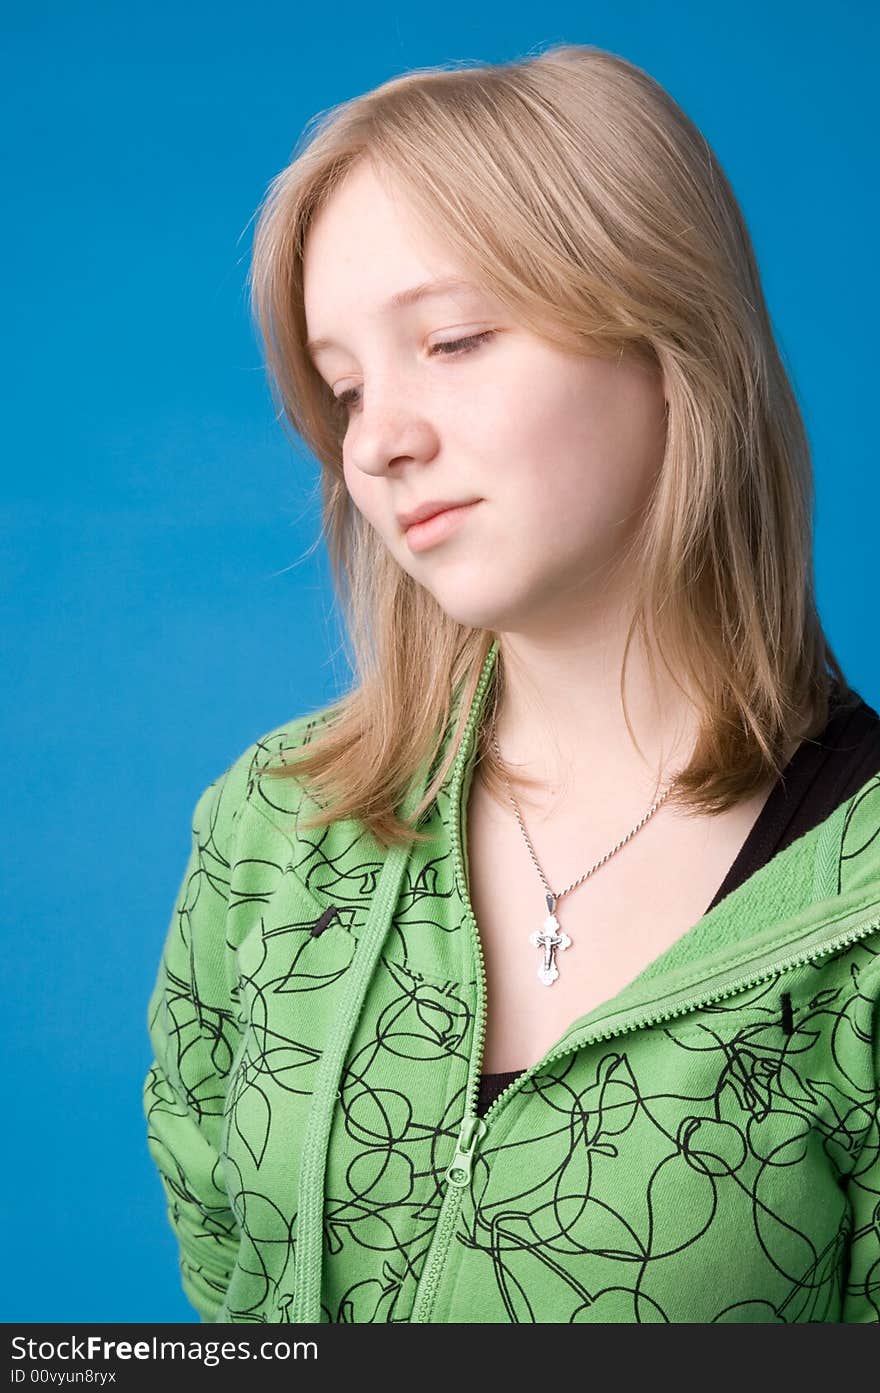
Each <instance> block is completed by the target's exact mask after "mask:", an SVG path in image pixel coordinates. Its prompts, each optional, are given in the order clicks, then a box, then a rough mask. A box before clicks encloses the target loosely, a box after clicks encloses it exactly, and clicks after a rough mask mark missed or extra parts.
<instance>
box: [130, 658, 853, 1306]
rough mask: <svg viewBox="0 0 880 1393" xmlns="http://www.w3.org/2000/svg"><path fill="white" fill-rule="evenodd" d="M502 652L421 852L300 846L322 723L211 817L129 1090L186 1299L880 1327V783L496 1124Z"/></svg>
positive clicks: (269, 747) (365, 835) (284, 739)
mask: <svg viewBox="0 0 880 1393" xmlns="http://www.w3.org/2000/svg"><path fill="white" fill-rule="evenodd" d="M497 654H498V643H497V640H496V641H495V643H493V645H492V648H491V649H490V651H489V654H488V656H487V659H486V662H485V664H484V667H483V671H482V673H481V676H480V681H479V685H478V687H477V690H476V693H475V696H474V700H473V703H472V707H471V710H470V712H469V713H468V723H467V732H466V738H465V740H464V743H463V745H462V747H461V749H460V751H459V754H458V757H457V759H456V761H455V764H454V766H453V767H452V769H451V770H450V772H449V774H448V775H447V778H446V780H445V782H444V784H443V787H442V789H441V790H440V792H439V794H438V796H437V798H436V799H435V800H434V802H433V803H432V804H431V807H430V808H429V809H428V811H427V812H426V813H425V814H424V815H423V818H422V821H421V823H420V826H421V827H422V828H423V829H428V830H430V831H431V832H432V834H433V835H432V837H431V839H430V841H429V842H426V843H424V844H422V845H420V846H418V847H416V848H414V849H413V850H411V851H407V850H406V849H392V850H391V851H386V850H385V849H384V848H383V847H382V846H381V844H380V843H378V842H377V841H376V840H375V839H374V837H373V836H372V834H371V833H370V832H369V831H368V829H366V828H365V827H364V826H363V824H362V823H360V822H357V821H354V820H339V821H337V822H335V823H333V824H332V825H331V826H329V827H326V828H319V829H314V830H312V831H306V832H303V833H298V832H297V815H298V814H300V815H301V816H302V817H305V816H307V813H308V811H310V810H313V809H314V807H315V804H314V803H312V802H311V801H310V799H309V795H308V793H307V791H306V789H305V788H304V787H303V784H302V783H301V782H300V781H299V780H293V779H291V780H287V781H281V782H278V781H276V780H269V779H264V778H262V779H261V777H260V775H261V770H262V769H264V768H265V766H266V765H267V764H269V763H274V762H277V760H278V759H279V757H280V754H281V752H282V751H283V750H288V751H289V750H292V749H294V748H295V747H296V746H297V745H298V744H300V743H302V742H303V741H305V740H308V739H309V738H311V737H312V736H313V735H314V732H315V729H316V727H317V725H318V723H320V722H321V721H322V720H324V719H326V716H327V714H328V713H329V711H330V710H331V709H332V708H331V707H326V708H324V709H323V710H322V711H319V712H315V713H311V714H309V715H308V716H302V717H300V718H298V719H296V720H294V721H292V722H290V723H288V724H286V725H285V726H281V727H279V728H278V729H276V730H274V731H272V732H270V733H269V734H267V735H266V736H264V737H263V738H262V739H260V740H258V741H256V742H255V743H254V744H253V745H252V746H250V747H249V748H248V749H247V750H245V751H244V753H243V754H242V755H241V756H240V757H239V758H238V759H237V760H235V762H234V763H233V764H232V765H231V766H230V767H229V768H228V769H226V771H225V772H224V773H223V774H221V775H220V776H219V777H218V778H217V779H216V780H215V781H214V782H213V783H212V784H210V785H209V786H208V788H206V789H205V791H204V792H203V793H202V795H201V797H200V798H199V799H198V802H197V804H196V807H195V811H194V814H193V835H192V848H191V854H190V857H189V861H188V864H187V866H186V869H185V873H184V876H183V880H182V883H181V886H180V889H179V893H178V896H177V901H176V904H175V906H174V909H173V912H172V916H171V922H170V926H169V928H168V933H167V938H166V941H165V947H164V951H163V953H162V957H161V962H160V966H159V972H158V977H157V980H156V983H155V987H154V989H153V992H152V995H151V997H150V1000H149V1006H148V1023H149V1034H150V1040H151V1042H152V1049H153V1055H154V1058H153V1063H152V1065H151V1067H150V1069H149V1072H148V1075H147V1078H146V1081H145V1085H144V1107H145V1113H146V1118H147V1135H148V1146H149V1149H150V1154H151V1155H152V1157H153V1159H154V1161H155V1163H156V1165H157V1167H158V1169H159V1173H160V1176H161V1180H162V1185H163V1188H164V1191H165V1195H166V1197H167V1202H168V1216H169V1219H170V1222H171V1225H172V1228H173V1230H174V1233H175V1234H176V1237H177V1241H178V1244H179V1254H180V1265H181V1276H182V1283H183V1288H184V1291H185V1292H186V1295H187V1297H188V1298H189V1300H190V1301H191V1302H192V1304H193V1306H194V1307H195V1309H196V1310H197V1311H198V1313H199V1315H200V1317H201V1318H202V1319H203V1320H205V1321H238V1322H248V1323H255V1322H256V1323H260V1322H285V1323H287V1322H293V1323H299V1322H365V1321H366V1322H419V1321H430V1322H498V1323H510V1322H574V1321H577V1322H593V1321H596V1322H605V1323H607V1322H638V1323H641V1322H647V1321H673V1322H684V1321H686V1322H702V1323H709V1322H715V1321H737V1322H756V1321H777V1322H816V1321H833V1322H841V1321H867V1322H877V1321H880V1130H878V1127H880V1124H878V1075H880V1046H878V997H880V775H877V776H874V777H872V778H871V779H869V780H868V782H867V783H866V784H865V785H864V786H863V787H862V788H861V789H860V790H859V791H858V792H857V793H856V794H855V795H854V796H852V797H850V798H847V799H846V800H845V801H844V802H843V803H842V804H841V805H840V806H839V807H838V808H837V809H836V810H835V811H834V812H833V813H832V814H831V815H830V816H829V817H827V818H826V819H825V821H824V822H822V823H820V824H819V825H818V826H817V827H815V828H814V829H813V830H812V831H810V832H809V833H808V834H806V835H805V836H802V837H800V838H799V839H798V840H797V841H795V842H793V843H792V844H791V845H789V846H788V847H786V848H785V849H784V850H783V851H781V852H779V853H777V854H776V855H775V856H774V857H773V858H772V859H771V860H770V861H769V862H768V863H767V864H766V865H764V866H762V867H761V868H760V869H759V870H758V871H756V872H754V873H753V874H752V875H751V876H750V877H749V878H748V879H747V880H746V881H745V882H744V883H742V884H741V885H740V886H738V887H737V888H736V889H735V890H733V891H732V892H731V893H730V894H728V895H727V896H726V897H725V898H724V899H722V900H720V901H719V902H718V903H717V904H716V905H715V906H714V908H713V909H712V910H710V911H709V912H708V913H707V914H705V915H704V916H703V917H702V918H701V919H700V920H698V921H697V923H695V924H694V925H692V926H691V927H690V928H689V929H688V930H687V931H686V932H685V933H684V934H683V935H682V936H681V937H680V938H679V939H678V940H676V941H675V942H674V943H673V944H672V945H671V947H670V948H668V949H667V950H666V951H665V952H664V953H662V954H661V955H660V956H659V957H658V958H656V959H654V961H653V962H651V963H650V964H649V965H648V966H647V967H646V968H645V969H644V970H643V971H642V972H640V973H639V975H638V976H637V977H636V978H634V979H633V981H631V982H630V983H629V985H628V986H627V987H625V988H624V989H623V990H622V991H621V992H619V993H618V994H617V995H616V996H615V997H614V998H613V999H611V1000H608V1001H606V1002H604V1003H603V1004H602V1005H600V1006H597V1007H596V1008H595V1009H594V1010H592V1011H590V1012H588V1013H587V1014H586V1015H584V1016H581V1017H580V1018H579V1019H577V1020H575V1021H573V1022H572V1023H571V1025H570V1026H569V1028H568V1029H567V1030H566V1031H565V1033H564V1034H563V1035H562V1036H561V1037H560V1038H559V1040H558V1041H557V1042H556V1044H555V1045H554V1046H553V1047H552V1048H551V1049H550V1050H549V1051H548V1052H547V1053H546V1054H545V1055H544V1057H543V1058H542V1059H541V1060H540V1061H539V1062H538V1063H536V1064H535V1065H534V1066H533V1067H531V1068H530V1069H527V1070H526V1071H525V1072H524V1073H523V1074H522V1075H521V1076H520V1077H518V1078H517V1079H515V1080H514V1081H513V1082H512V1083H511V1084H510V1085H509V1086H508V1087H507V1088H506V1089H505V1091H504V1092H503V1093H502V1094H501V1096H500V1097H498V1098H497V1099H496V1100H495V1102H494V1103H493V1104H492V1106H491V1107H490V1109H489V1111H488V1112H487V1113H486V1114H485V1116H484V1117H480V1116H478V1115H477V1113H476V1111H475V1109H476V1101H477V1094H478V1088H479V1079H480V1071H481V1064H482V1049H483V1041H484V1038H485V1031H486V979H485V971H484V964H483V958H482V952H481V948H480V943H479V938H478V934H477V929H476V924H475V919H474V914H473V910H472V907H471V905H470V902H469V897H468V871H467V850H466V836H465V816H466V809H467V795H468V790H469V787H470V780H471V778H472V775H473V768H474V763H475V758H474V757H475V749H476V730H477V722H478V720H479V717H480V714H481V712H482V711H483V707H484V703H485V700H486V693H487V687H488V684H489V680H490V677H491V675H492V671H493V667H494V664H495V661H496V659H497ZM459 699H460V698H459V697H458V696H456V703H457V702H458V700H459ZM454 714H455V709H454V711H453V715H454ZM451 729H452V722H450V726H449V730H448V732H447V735H446V736H445V737H444V746H445V742H446V741H447V740H448V739H449V734H450V733H451ZM436 767H437V765H434V764H433V763H432V764H431V768H428V766H427V764H426V767H425V768H423V769H422V770H421V771H419V775H418V777H417V778H416V779H414V781H413V784H412V787H411V789H410V790H409V791H408V794H407V797H406V799H405V800H404V801H403V804H402V807H401V811H402V812H403V814H404V815H408V814H409V813H411V812H412V811H413V809H414V808H415V807H416V806H417V804H418V801H419V799H420V797H421V795H422V792H423V791H424V788H425V787H426V786H427V782H428V779H429V777H430V774H431V773H432V772H433V769H435V768H436Z"/></svg>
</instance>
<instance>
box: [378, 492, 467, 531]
mask: <svg viewBox="0 0 880 1393" xmlns="http://www.w3.org/2000/svg"><path fill="white" fill-rule="evenodd" d="M478 502H479V499H477V498H460V499H454V500H450V501H446V502H443V501H441V500H438V499H431V500H430V501H429V502H425V503H420V504H419V506H418V507H417V508H413V510H412V512H411V513H398V515H397V520H398V522H399V523H400V525H401V527H402V528H403V530H404V531H406V529H407V528H409V527H412V525H413V524H414V523H416V522H426V521H427V519H428V518H433V517H436V516H437V514H438V513H445V512H448V510H449V509H450V508H467V507H469V505H470V504H471V503H478Z"/></svg>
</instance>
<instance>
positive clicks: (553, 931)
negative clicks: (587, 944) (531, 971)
mask: <svg viewBox="0 0 880 1393" xmlns="http://www.w3.org/2000/svg"><path fill="white" fill-rule="evenodd" d="M544 898H545V899H546V901H547V909H548V911H549V912H548V914H547V918H546V919H545V920H544V925H543V928H540V929H535V931H534V933H530V934H529V943H531V945H532V947H533V948H541V949H542V950H543V956H542V961H541V966H540V967H539V968H538V977H539V978H540V980H541V981H542V982H543V983H544V986H545V987H552V985H553V983H554V982H555V981H556V978H557V977H558V976H559V968H558V967H557V966H556V950H557V948H570V947H571V939H570V938H569V936H568V934H567V933H564V932H563V930H562V929H560V927H559V920H558V919H557V918H556V915H555V914H554V912H553V911H554V910H555V908H556V896H555V895H552V894H551V895H545V896H544Z"/></svg>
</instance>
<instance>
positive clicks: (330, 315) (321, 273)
mask: <svg viewBox="0 0 880 1393" xmlns="http://www.w3.org/2000/svg"><path fill="white" fill-rule="evenodd" d="M302 270H303V305H304V311H305V316H306V320H307V323H308V329H309V335H310V337H309V343H310V345H311V346H312V348H313V349H314V348H319V347H320V346H321V345H322V344H324V343H326V342H327V341H328V340H329V339H332V338H333V337H334V334H335V332H336V331H337V330H339V331H340V332H341V330H342V329H343V327H344V326H345V324H346V323H347V322H349V321H350V320H351V317H352V315H354V314H356V315H357V316H358V317H364V318H365V319H367V320H377V321H378V320H379V319H382V318H387V317H388V316H391V315H397V314H401V313H404V312H405V311H406V310H408V309H410V308H412V307H413V306H415V305H418V304H420V303H422V302H423V301H426V300H430V299H431V298H439V297H440V296H446V297H447V298H449V299H452V300H454V301H455V302H456V303H463V302H464V301H465V300H467V301H470V300H472V299H473V298H474V297H476V296H480V295H484V294H485V292H484V291H482V290H481V288H480V287H479V285H478V284H477V283H476V280H475V279H474V277H473V276H472V275H471V274H469V273H468V269H467V267H465V266H463V265H462V263H461V262H460V261H459V260H458V259H457V258H456V256H455V253H454V251H453V249H451V248H450V247H449V246H447V245H445V244H444V243H443V242H442V241H441V240H440V239H439V238H437V237H436V236H435V235H433V234H432V233H431V230H430V229H429V228H426V227H424V226H423V225H422V224H421V223H420V222H419V220H418V219H417V218H416V216H415V214H414V212H413V210H412V209H411V207H410V205H409V204H408V202H407V200H406V197H405V194H404V193H403V192H402V191H401V190H400V189H399V188H397V187H396V186H394V185H393V183H392V184H390V186H389V185H386V182H385V180H384V178H383V179H381V180H380V179H378V178H377V177H376V175H375V174H374V172H373V171H372V169H371V168H370V167H369V166H365V167H363V168H355V169H353V170H351V171H349V173H348V174H347V175H346V177H345V178H344V179H343V180H342V182H341V183H340V184H339V185H337V187H336V188H335V189H334V191H333V193H332V194H331V196H330V198H329V199H328V200H327V202H326V203H325V204H324V206H323V207H322V208H321V209H320V210H319V212H318V213H317V214H316V216H315V218H314V220H313V222H312V224H311V226H310V228H309V230H308V232H307V234H306V237H305V243H304V247H303V268H302Z"/></svg>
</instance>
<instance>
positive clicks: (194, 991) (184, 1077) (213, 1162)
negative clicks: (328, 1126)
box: [143, 770, 240, 1321]
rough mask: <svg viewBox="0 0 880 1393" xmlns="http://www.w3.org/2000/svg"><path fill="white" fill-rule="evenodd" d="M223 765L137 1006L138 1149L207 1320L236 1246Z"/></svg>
mask: <svg viewBox="0 0 880 1393" xmlns="http://www.w3.org/2000/svg"><path fill="white" fill-rule="evenodd" d="M228 774H229V771H228V770H227V771H226V774H224V775H221V776H220V778H219V779H217V780H215V782H214V783H213V784H211V785H210V786H209V787H208V788H207V789H206V790H205V791H204V793H202V795H201V796H200V798H199V800H198V802H197V803H196V807H195V811H194V813H193V818H192V842H191V849H190V854H189V860H188V862H187V865H186V869H185V871H184V875H183V880H182V882H181V885H180V888H179V890H178V893H177V898H176V901H175V904H174V908H173V911H172V914H171V922H170V925H169V927H168V931H167V935H166V939H165V944H164V949H163V952H162V956H161V961H160V964H159V971H158V976H157V979H156V982H155V986H154V988H153V991H152V994H151V996H150V999H149V1004H148V1007H147V1025H148V1032H149V1037H150V1042H151V1045H152V1050H153V1056H154V1058H153V1063H152V1065H151V1067H150V1069H149V1072H148V1074H147V1077H146V1080H145V1082H144V1085H143V1106H144V1112H145V1115H146V1120H147V1146H148V1149H149V1152H150V1155H151V1156H152V1158H153V1160H154V1162H155V1163H156V1166H157V1167H158V1170H159V1176H160V1179H161V1182H162V1187H163V1189H164V1193H165V1198H166V1201H167V1212H168V1219H169V1221H170V1223H171V1227H172V1230H173V1231H174V1234H175V1236H176V1238H177V1243H178V1248H179V1260H180V1274H181V1281H182V1286H183V1290H184V1292H185V1294H186V1296H187V1298H188V1299H189V1300H190V1301H191V1302H192V1304H193V1306H194V1307H195V1309H196V1310H197V1311H198V1313H199V1316H200V1318H201V1319H202V1320H203V1321H211V1320H215V1319H216V1318H217V1312H218V1311H219V1309H220V1307H221V1306H222V1304H223V1300H224V1297H225V1295H226V1291H227V1288H228V1286H229V1281H230V1276H231V1273H232V1269H233V1267H234V1265H235V1261H236V1254H237V1252H238V1246H239V1230H238V1226H237V1222H236V1219H235V1216H234V1214H233V1213H232V1210H231V1208H230V1204H229V1200H228V1197H227V1194H226V1192H225V1189H224V1179H223V1173H222V1169H221V1164H220V1160H219V1146H220V1133H221V1127H222V1123H223V1103H224V1092H225V1082H226V1079H227V1077H228V1075H229V1072H230V1068H231V1065H232V1059H233V1055H234V1052H235V1047H236V1044H237V1043H238V1039H239V1037H240V1032H239V1028H238V1024H237V1014H236V1010H235V1006H236V1003H235V1001H234V1000H233V995H232V989H231V987H230V984H229V981H228V978H227V968H226V914H227V908H228V900H229V881H230V858H229V848H228V845H227V837H226V836H225V835H224V824H223V819H222V818H221V815H220V810H221V806H222V794H223V791H224V783H225V781H226V779H227V775H228Z"/></svg>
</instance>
